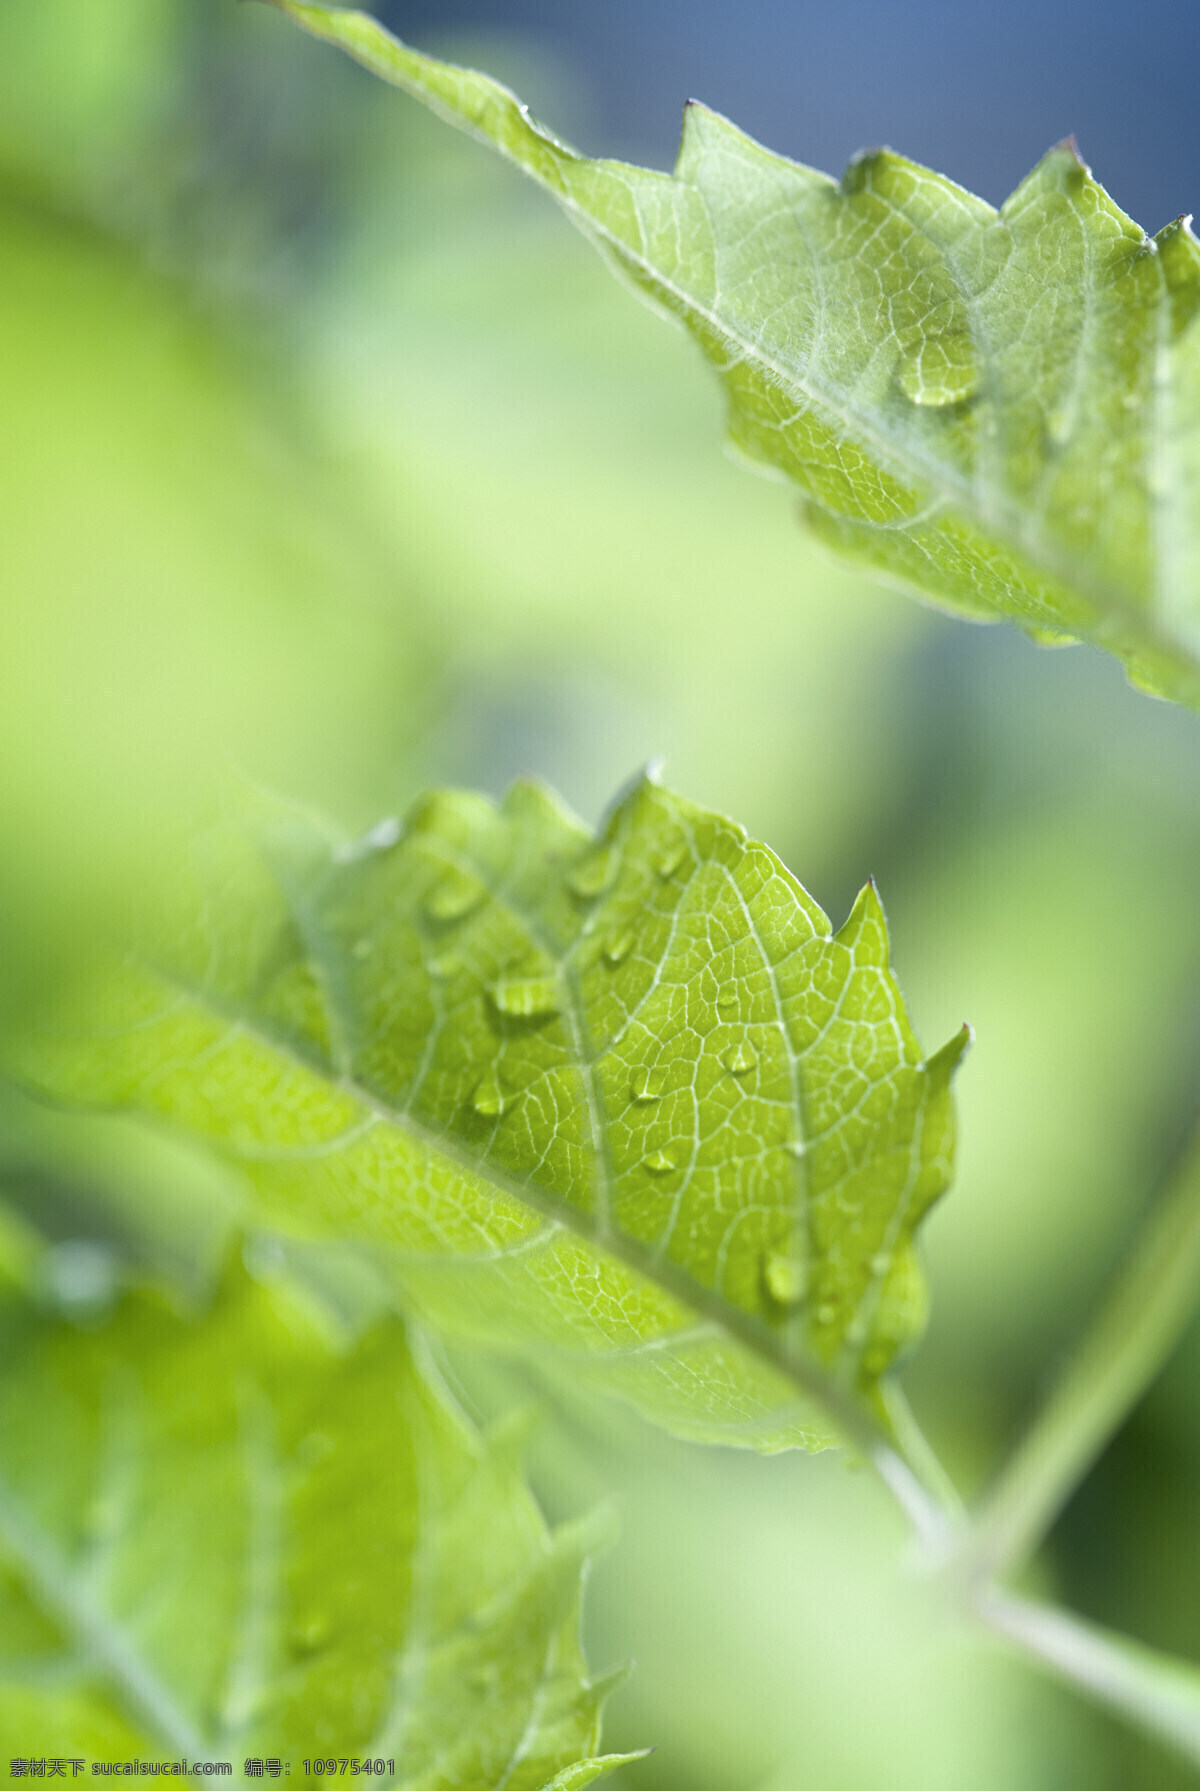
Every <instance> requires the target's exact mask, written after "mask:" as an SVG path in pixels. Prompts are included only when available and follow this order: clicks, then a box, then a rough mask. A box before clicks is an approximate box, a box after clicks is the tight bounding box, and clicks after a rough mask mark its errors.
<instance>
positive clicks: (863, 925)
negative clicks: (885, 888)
mask: <svg viewBox="0 0 1200 1791" xmlns="http://www.w3.org/2000/svg"><path fill="white" fill-rule="evenodd" d="M870 933H874V934H876V936H877V937H876V943H877V945H878V946H879V948H880V950H881V952H882V958H883V961H884V962H886V960H887V952H888V929H887V915H886V914H885V912H884V907H883V902H882V900H881V898H880V894H879V887H878V885H877V884H876V882H875V879H874V877H868V878H867V881H866V882H865V883H864V884H863V886H862V888H861V889H860V890H859V892H858V895H857V897H856V898H855V902H854V906H853V908H851V910H850V912H849V914H848V915H847V916H846V918H845V920H844V921H843V922H842V924H841V926H840V927H839V928H838V930H837V932H836V933H835V934H834V938H835V939H836V940H837V942H838V944H839V945H846V946H850V947H851V948H853V947H854V946H856V945H858V944H859V943H860V942H861V941H862V940H863V939H864V937H865V936H866V935H868V934H870Z"/></svg>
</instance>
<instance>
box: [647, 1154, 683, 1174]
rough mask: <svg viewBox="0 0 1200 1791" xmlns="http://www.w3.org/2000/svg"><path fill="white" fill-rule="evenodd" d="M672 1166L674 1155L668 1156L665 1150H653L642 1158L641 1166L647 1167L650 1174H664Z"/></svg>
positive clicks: (673, 1165) (673, 1164) (672, 1167)
mask: <svg viewBox="0 0 1200 1791" xmlns="http://www.w3.org/2000/svg"><path fill="white" fill-rule="evenodd" d="M674 1167H675V1159H674V1157H669V1156H668V1155H667V1153H666V1151H665V1150H653V1151H651V1152H650V1155H649V1156H648V1157H643V1158H642V1168H643V1169H648V1170H649V1171H650V1173H651V1175H666V1174H667V1172H668V1171H669V1170H671V1169H674Z"/></svg>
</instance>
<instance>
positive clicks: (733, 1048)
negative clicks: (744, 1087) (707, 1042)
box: [721, 1039, 758, 1076]
mask: <svg viewBox="0 0 1200 1791" xmlns="http://www.w3.org/2000/svg"><path fill="white" fill-rule="evenodd" d="M721 1062H722V1063H723V1064H724V1065H725V1068H726V1069H727V1070H728V1071H729V1074H730V1075H731V1076H745V1075H747V1074H748V1073H749V1072H750V1071H751V1070H752V1069H753V1068H754V1066H755V1064H756V1063H757V1062H758V1053H757V1051H756V1050H755V1049H754V1046H753V1045H752V1044H751V1043H750V1041H749V1039H739V1040H738V1042H737V1044H736V1045H730V1047H729V1049H728V1051H723V1052H722V1053H721Z"/></svg>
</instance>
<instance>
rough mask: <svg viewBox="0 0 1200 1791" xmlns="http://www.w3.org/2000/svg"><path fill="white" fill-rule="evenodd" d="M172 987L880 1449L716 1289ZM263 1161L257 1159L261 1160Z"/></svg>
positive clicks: (823, 1374)
mask: <svg viewBox="0 0 1200 1791" xmlns="http://www.w3.org/2000/svg"><path fill="white" fill-rule="evenodd" d="M158 974H159V975H162V976H164V978H165V980H168V981H169V982H170V983H171V984H172V986H174V987H175V988H176V989H177V990H179V991H180V992H181V993H182V994H183V995H184V996H186V997H187V998H189V999H190V1000H192V1001H194V1002H196V1004H197V1005H198V1006H200V1007H201V1008H203V1009H206V1010H207V1011H208V1012H210V1013H213V1014H215V1015H217V1016H218V1017H219V1018H221V1019H223V1020H225V1021H226V1022H227V1023H229V1024H231V1025H232V1024H237V1025H240V1026H241V1028H242V1029H243V1031H244V1032H245V1033H246V1035H247V1036H248V1037H250V1038H252V1039H254V1040H256V1041H257V1042H258V1043H259V1044H261V1045H263V1046H265V1047H266V1048H268V1049H269V1050H271V1051H277V1052H279V1053H280V1054H281V1055H283V1056H284V1057H286V1058H288V1059H290V1060H291V1061H292V1062H293V1063H295V1064H296V1065H297V1066H298V1067H299V1068H301V1069H303V1070H304V1071H306V1072H307V1073H308V1074H310V1075H315V1076H317V1077H318V1078H319V1079H320V1080H321V1081H323V1082H324V1083H325V1084H326V1085H327V1086H329V1087H332V1088H336V1089H337V1090H339V1092H340V1093H342V1094H344V1095H346V1096H347V1097H348V1098H349V1099H351V1100H353V1101H355V1102H357V1103H358V1105H359V1106H361V1107H365V1108H366V1109H367V1110H368V1111H369V1112H371V1113H373V1114H374V1115H375V1116H376V1117H377V1118H378V1119H379V1120H381V1121H382V1122H383V1123H384V1124H386V1125H389V1126H392V1127H394V1129H395V1130H396V1131H398V1132H401V1133H403V1134H405V1135H406V1136H408V1137H409V1138H411V1139H412V1140H413V1142H414V1143H416V1144H419V1145H420V1146H422V1147H423V1148H424V1149H426V1150H428V1151H429V1152H430V1153H431V1154H433V1155H435V1156H436V1155H441V1156H442V1157H444V1158H446V1159H447V1160H448V1161H449V1162H450V1163H452V1164H453V1165H454V1167H455V1168H456V1169H458V1170H459V1171H461V1172H462V1173H463V1174H464V1175H466V1176H467V1177H469V1178H470V1179H471V1180H472V1181H474V1182H476V1183H480V1184H482V1185H483V1186H485V1187H486V1186H489V1185H490V1186H491V1187H492V1188H494V1189H495V1190H496V1192H497V1193H500V1194H504V1195H506V1196H507V1197H508V1198H509V1199H510V1200H513V1201H514V1202H515V1203H516V1204H517V1205H519V1206H524V1207H528V1208H529V1209H531V1210H532V1211H533V1212H536V1213H538V1214H540V1215H541V1216H542V1217H543V1218H545V1219H549V1220H552V1221H554V1222H556V1223H557V1224H559V1225H561V1226H562V1227H563V1229H564V1230H566V1231H570V1232H573V1233H574V1234H575V1235H576V1236H578V1237H580V1238H581V1239H582V1240H583V1241H584V1242H585V1243H586V1244H588V1245H589V1246H590V1247H591V1248H593V1249H595V1250H598V1251H600V1252H601V1253H603V1254H607V1255H609V1256H612V1257H614V1258H615V1259H616V1260H617V1261H618V1262H620V1263H622V1264H623V1265H624V1266H625V1267H626V1268H628V1269H630V1270H632V1271H633V1273H634V1274H637V1275H640V1276H641V1277H642V1278H643V1279H644V1280H646V1281H648V1282H649V1283H651V1285H654V1286H657V1287H658V1288H660V1289H661V1291H662V1292H664V1293H666V1294H667V1295H668V1296H669V1297H670V1298H671V1299H673V1300H675V1301H676V1302H677V1303H678V1304H679V1305H681V1306H683V1307H686V1308H690V1310H691V1311H692V1312H694V1313H696V1314H698V1315H699V1316H700V1317H701V1318H703V1319H705V1320H707V1321H708V1322H709V1323H710V1324H712V1325H714V1326H715V1327H716V1328H717V1329H718V1330H719V1331H721V1332H722V1333H724V1334H726V1335H728V1336H729V1337H730V1338H732V1339H733V1341H734V1342H735V1343H738V1344H740V1345H742V1346H743V1347H744V1348H746V1349H747V1350H749V1351H750V1353H751V1354H752V1355H754V1356H756V1357H758V1359H759V1360H760V1361H762V1362H764V1363H766V1365H767V1366H768V1367H770V1368H772V1369H774V1370H775V1371H776V1372H777V1373H778V1374H780V1375H781V1376H782V1377H783V1378H784V1379H787V1380H791V1381H792V1382H793V1383H794V1384H795V1385H796V1386H797V1387H798V1388H799V1389H800V1391H801V1392H802V1393H804V1394H805V1395H806V1396H807V1397H808V1398H810V1399H812V1400H814V1401H815V1402H816V1404H817V1405H819V1406H820V1407H822V1408H823V1409H824V1411H825V1412H826V1415H827V1416H828V1417H829V1418H830V1419H831V1420H832V1421H833V1423H834V1424H835V1425H836V1426H837V1428H838V1429H839V1430H840V1431H841V1432H842V1434H843V1435H844V1436H845V1437H846V1438H847V1440H849V1441H851V1442H854V1443H855V1444H856V1445H857V1446H858V1447H860V1448H862V1449H864V1450H865V1451H867V1452H868V1453H869V1454H870V1455H872V1456H874V1455H875V1453H876V1452H877V1450H878V1447H879V1444H880V1440H881V1439H880V1433H879V1430H878V1428H877V1426H876V1424H875V1422H874V1420H873V1419H872V1418H871V1416H870V1414H869V1413H868V1412H867V1411H866V1409H865V1408H864V1407H863V1406H861V1405H860V1404H859V1403H858V1401H857V1400H856V1399H855V1398H854V1397H853V1396H852V1395H850V1394H848V1393H847V1392H846V1391H845V1390H844V1389H843V1388H842V1387H841V1386H840V1385H839V1384H838V1383H837V1381H836V1380H835V1379H834V1377H833V1376H832V1375H831V1374H830V1373H829V1372H828V1371H827V1370H826V1369H825V1368H823V1367H822V1366H821V1365H820V1364H819V1363H818V1362H816V1361H813V1360H812V1359H810V1358H809V1357H807V1356H803V1355H800V1354H798V1353H797V1352H794V1351H793V1350H791V1349H789V1348H788V1347H787V1345H786V1341H785V1339H784V1338H782V1337H781V1336H780V1335H779V1334H778V1333H776V1332H775V1331H773V1330H772V1329H771V1327H770V1326H769V1325H768V1324H767V1323H766V1321H765V1320H764V1319H762V1318H760V1317H759V1316H758V1315H757V1314H755V1313H751V1312H747V1311H745V1310H743V1308H741V1307H739V1306H735V1305H733V1303H732V1302H731V1301H729V1300H727V1299H726V1298H725V1296H724V1295H723V1294H721V1293H719V1292H718V1291H717V1290H716V1289H715V1288H709V1287H706V1286H705V1284H704V1283H703V1282H701V1281H697V1280H696V1279H695V1278H694V1277H693V1276H692V1275H690V1274H689V1273H688V1272H687V1270H686V1269H682V1268H680V1267H679V1266H678V1265H677V1264H676V1263H675V1262H674V1261H673V1260H672V1259H671V1258H670V1257H662V1256H655V1255H654V1254H653V1253H652V1252H651V1251H650V1250H648V1249H647V1247H646V1246H645V1245H643V1244H642V1243H641V1242H640V1241H639V1240H638V1239H636V1238H634V1237H632V1236H631V1235H630V1234H629V1233H628V1232H625V1231H622V1230H620V1229H614V1230H613V1231H611V1232H610V1233H609V1234H608V1235H607V1236H605V1237H601V1236H600V1235H599V1232H598V1228H597V1226H596V1224H595V1220H594V1218H593V1215H592V1214H591V1213H590V1212H589V1211H588V1210H587V1209H586V1208H584V1207H580V1206H576V1205H575V1204H574V1203H573V1202H571V1201H569V1200H564V1199H562V1198H561V1197H559V1196H556V1195H553V1194H550V1193H548V1192H547V1191H546V1190H545V1189H543V1188H541V1187H540V1186H539V1184H538V1183H536V1182H532V1181H528V1180H526V1179H525V1178H524V1177H522V1176H519V1175H516V1174H513V1173H511V1172H509V1171H507V1170H503V1169H499V1168H498V1167H497V1166H496V1165H495V1164H494V1163H491V1162H483V1161H481V1160H480V1159H479V1158H478V1157H477V1156H475V1155H474V1154H473V1153H472V1152H471V1151H470V1150H469V1149H468V1148H467V1146H465V1145H464V1144H462V1143H461V1142H460V1141H459V1140H458V1139H456V1138H455V1137H454V1136H453V1134H451V1133H448V1132H445V1131H441V1130H438V1129H436V1128H434V1127H432V1126H429V1125H426V1124H425V1123H424V1122H423V1121H421V1120H418V1119H416V1118H414V1116H413V1115H412V1114H411V1113H408V1112H405V1111H403V1110H401V1109H397V1108H395V1107H393V1106H392V1105H391V1104H390V1102H389V1101H388V1099H387V1098H386V1096H383V1095H380V1094H377V1093H376V1092H375V1091H373V1090H371V1089H369V1088H368V1087H366V1086H365V1085H364V1084H362V1083H360V1082H358V1081H356V1080H355V1079H354V1078H352V1077H348V1076H339V1075H337V1074H336V1073H331V1066H330V1064H329V1062H328V1060H327V1059H324V1058H322V1057H321V1056H320V1054H319V1053H318V1052H317V1051H316V1050H315V1049H311V1048H305V1047H304V1046H303V1045H302V1044H300V1043H298V1042H297V1041H296V1040H294V1039H292V1038H290V1037H288V1036H286V1035H284V1034H281V1033H279V1032H277V1031H275V1030H274V1029H272V1028H271V1027H270V1026H266V1025H263V1024H262V1023H260V1022H259V1021H258V1020H257V1019H255V1018H252V1017H250V1016H248V1015H247V1014H246V1013H245V1012H243V1011H240V1010H239V1009H237V1008H236V1007H235V1006H234V1005H233V1004H231V1003H227V1002H223V1001H222V1000H221V999H220V998H219V997H218V996H217V995H215V993H214V992H213V991H212V990H211V989H205V988H202V987H200V986H198V985H196V984H193V983H189V982H187V981H186V979H182V978H180V977H178V976H167V975H166V973H164V972H162V971H159V973H158ZM212 1142H213V1147H214V1148H215V1149H217V1150H218V1151H219V1152H221V1153H222V1154H224V1155H226V1156H228V1157H231V1158H233V1159H234V1160H235V1161H236V1160H237V1159H238V1155H239V1150H238V1145H237V1143H236V1142H235V1141H233V1140H221V1139H219V1138H218V1139H214V1140H213V1141H212ZM260 1160H261V1159H260Z"/></svg>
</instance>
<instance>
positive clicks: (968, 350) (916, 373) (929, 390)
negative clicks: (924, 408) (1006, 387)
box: [896, 330, 980, 408]
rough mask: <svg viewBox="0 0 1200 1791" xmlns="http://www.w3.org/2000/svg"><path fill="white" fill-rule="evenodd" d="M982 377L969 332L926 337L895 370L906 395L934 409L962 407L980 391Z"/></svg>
mask: <svg viewBox="0 0 1200 1791" xmlns="http://www.w3.org/2000/svg"><path fill="white" fill-rule="evenodd" d="M979 378H980V374H979V362H978V360H977V359H976V355H975V348H974V344H973V343H972V341H971V338H970V336H969V334H968V333H967V331H966V330H947V331H945V332H944V333H943V334H942V335H940V336H926V337H924V338H923V339H922V341H921V342H920V343H918V345H917V346H916V347H915V348H911V349H909V351H908V353H907V354H905V355H904V356H902V358H901V361H900V365H899V367H898V368H897V369H896V379H897V381H898V383H899V386H900V390H901V391H902V392H903V393H904V396H905V397H906V398H910V399H911V400H912V402H913V403H914V404H920V405H928V406H931V407H934V408H938V407H941V406H943V405H947V404H961V403H962V402H963V400H964V399H965V398H970V397H971V396H972V394H973V393H975V392H977V391H978V390H979Z"/></svg>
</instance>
